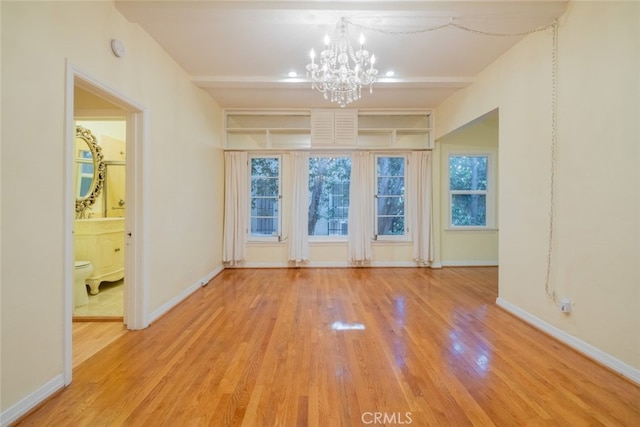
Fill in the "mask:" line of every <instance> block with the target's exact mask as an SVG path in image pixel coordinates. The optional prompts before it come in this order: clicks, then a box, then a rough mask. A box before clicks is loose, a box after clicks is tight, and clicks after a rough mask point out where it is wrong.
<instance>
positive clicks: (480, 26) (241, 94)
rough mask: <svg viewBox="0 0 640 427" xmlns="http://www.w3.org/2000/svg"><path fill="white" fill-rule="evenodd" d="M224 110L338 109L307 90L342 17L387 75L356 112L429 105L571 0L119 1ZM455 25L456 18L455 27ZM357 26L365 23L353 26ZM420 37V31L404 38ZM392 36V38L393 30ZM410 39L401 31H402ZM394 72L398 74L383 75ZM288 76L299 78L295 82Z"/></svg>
mask: <svg viewBox="0 0 640 427" xmlns="http://www.w3.org/2000/svg"><path fill="white" fill-rule="evenodd" d="M116 5H117V8H118V10H119V11H120V12H121V13H122V14H123V15H124V16H125V17H126V18H127V19H129V20H130V21H131V22H135V23H138V24H139V25H140V26H141V27H142V28H143V29H144V30H145V31H146V32H147V33H149V35H151V37H153V38H154V39H155V40H156V41H157V42H158V43H159V44H160V45H161V46H162V47H163V48H164V49H165V50H166V51H167V52H168V53H169V55H171V56H172V57H173V58H174V59H175V60H176V61H177V62H178V63H179V64H180V65H181V66H182V67H183V68H184V69H185V70H186V71H187V73H189V74H190V75H191V76H192V80H193V82H194V83H195V84H196V85H197V86H199V87H201V88H203V89H204V90H206V91H207V92H208V93H209V94H210V95H211V96H212V97H213V98H214V99H215V100H216V101H217V102H218V103H219V104H220V105H221V106H222V107H225V108H228V107H250V108H295V107H305V108H309V107H314V108H315V107H324V108H333V107H337V105H336V104H331V103H330V102H329V101H326V100H324V98H323V97H322V95H321V94H320V93H318V92H314V91H312V90H311V88H310V83H309V80H308V79H307V78H306V75H305V66H306V64H307V63H308V62H309V56H308V54H309V51H310V49H311V48H314V49H315V50H316V51H319V50H320V48H321V46H322V45H323V43H322V39H323V37H324V35H325V34H327V33H329V35H333V32H334V28H335V25H336V23H337V22H338V21H339V19H340V18H341V17H346V18H347V19H348V20H349V21H350V22H352V23H353V24H354V25H350V27H349V31H350V38H351V40H352V43H353V44H354V46H355V45H356V44H357V39H358V36H359V34H360V33H361V32H362V33H363V34H364V36H365V38H366V40H367V41H366V46H367V49H368V50H370V51H371V52H372V53H374V54H375V55H376V60H377V62H376V68H378V69H379V70H380V74H381V77H380V79H379V81H378V82H377V83H375V84H374V87H373V94H369V92H368V90H367V91H364V90H363V95H362V99H360V100H359V101H356V102H354V103H352V104H350V105H349V106H350V107H354V108H432V107H436V106H438V105H439V104H440V103H441V102H442V101H443V100H444V99H445V98H447V97H448V96H449V95H451V94H452V93H453V92H455V91H456V90H458V89H460V88H463V87H466V86H468V85H469V84H471V83H472V82H473V79H474V77H475V76H476V75H477V74H478V73H479V72H480V71H481V70H483V69H484V68H485V67H486V66H487V65H489V64H490V63H491V62H493V61H494V60H495V59H496V58H498V57H499V56H500V55H502V54H503V53H504V52H506V51H507V50H508V49H509V48H510V47H511V46H513V45H514V44H515V43H517V42H518V41H519V40H521V39H522V36H509V37H500V36H487V35H478V34H474V33H471V32H468V31H463V30H460V29H457V28H453V27H447V28H444V29H439V30H434V31H427V32H424V31H422V30H425V29H428V28H433V27H436V26H440V25H444V24H447V23H449V22H454V23H456V24H458V25H461V26H465V27H468V28H473V29H477V30H480V31H484V32H491V33H510V34H511V33H522V32H527V31H530V30H533V29H535V28H538V27H541V26H545V25H548V24H550V23H552V22H553V20H554V19H555V18H558V17H559V16H560V15H561V14H562V13H563V12H564V10H565V8H566V1H551V0H535V1H523V0H502V1H493V2H488V1H483V0H473V1H452V0H448V1H415V0H413V1H412V0H409V1H406V0H405V1H320V0H307V1H296V0H289V1H286V0H281V1H270V0H262V1H260V0H258V1H245V0H235V1H224V0H201V1H142V0H135V1H116ZM452 19H453V21H451V20H452ZM356 26H358V27H360V28H357V27H356ZM411 31H416V33H415V34H406V33H407V32H411ZM394 33H395V34H394ZM398 33H405V34H398ZM389 70H393V71H394V72H395V76H394V77H393V78H385V77H384V74H385V73H386V72H387V71H389ZM290 71H297V72H298V75H299V77H298V78H296V79H291V78H289V77H288V76H287V73H288V72H290Z"/></svg>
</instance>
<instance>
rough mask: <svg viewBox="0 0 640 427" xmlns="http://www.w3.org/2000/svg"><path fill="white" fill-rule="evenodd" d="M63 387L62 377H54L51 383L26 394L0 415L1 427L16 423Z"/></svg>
mask: <svg viewBox="0 0 640 427" xmlns="http://www.w3.org/2000/svg"><path fill="white" fill-rule="evenodd" d="M63 387H64V376H63V375H62V374H60V375H56V377H55V378H53V379H52V380H51V381H49V382H47V383H46V384H44V385H43V386H42V387H39V388H37V389H36V390H35V391H34V392H33V393H30V394H28V395H27V396H25V397H24V398H23V399H22V400H20V401H19V402H17V403H15V404H14V405H12V406H10V407H9V408H7V409H6V410H5V411H3V412H2V413H1V414H0V420H2V421H1V425H2V427H6V426H8V425H9V424H11V423H13V422H14V421H16V420H17V419H18V418H20V417H22V416H23V415H25V414H27V413H28V412H29V411H30V410H32V409H33V408H35V407H36V406H38V405H39V404H40V403H42V402H44V401H45V400H46V399H48V398H49V397H50V396H51V395H52V394H53V393H55V392H57V391H58V390H60V389H62V388H63Z"/></svg>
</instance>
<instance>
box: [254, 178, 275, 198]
mask: <svg viewBox="0 0 640 427" xmlns="http://www.w3.org/2000/svg"><path fill="white" fill-rule="evenodd" d="M278 187H279V182H278V178H251V196H252V197H254V196H273V195H277V194H278Z"/></svg>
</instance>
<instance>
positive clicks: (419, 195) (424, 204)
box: [407, 151, 433, 265]
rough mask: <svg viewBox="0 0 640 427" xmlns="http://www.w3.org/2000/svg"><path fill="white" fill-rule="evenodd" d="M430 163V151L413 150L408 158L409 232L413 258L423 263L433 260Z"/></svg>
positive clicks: (427, 263)
mask: <svg viewBox="0 0 640 427" xmlns="http://www.w3.org/2000/svg"><path fill="white" fill-rule="evenodd" d="M431 163H432V153H431V152H430V151H414V152H412V153H411V155H410V158H409V171H408V172H409V183H408V184H409V189H408V190H409V197H407V204H409V215H410V221H409V227H410V228H409V234H410V236H411V240H412V241H413V260H414V261H415V262H417V263H420V264H425V265H430V264H431V263H432V262H433V233H432V227H431V222H432V209H433V201H432V189H431V188H432V184H433V183H432V177H431Z"/></svg>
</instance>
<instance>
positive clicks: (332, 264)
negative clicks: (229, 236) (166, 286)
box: [227, 261, 441, 268]
mask: <svg viewBox="0 0 640 427" xmlns="http://www.w3.org/2000/svg"><path fill="white" fill-rule="evenodd" d="M293 267H297V268H360V267H424V266H423V265H418V264H417V263H415V262H413V261H374V262H372V263H370V264H364V265H355V264H351V263H350V262H348V261H334V262H315V261H311V262H306V263H301V264H298V265H295V266H294V265H293V263H291V264H289V263H283V262H247V263H244V264H240V265H234V266H232V267H227V268H293ZM432 267H433V268H440V267H441V266H440V265H439V264H438V265H433V266H432Z"/></svg>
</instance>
